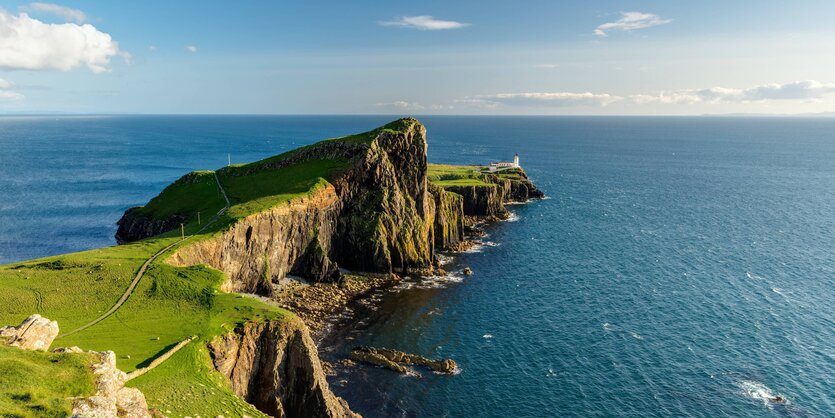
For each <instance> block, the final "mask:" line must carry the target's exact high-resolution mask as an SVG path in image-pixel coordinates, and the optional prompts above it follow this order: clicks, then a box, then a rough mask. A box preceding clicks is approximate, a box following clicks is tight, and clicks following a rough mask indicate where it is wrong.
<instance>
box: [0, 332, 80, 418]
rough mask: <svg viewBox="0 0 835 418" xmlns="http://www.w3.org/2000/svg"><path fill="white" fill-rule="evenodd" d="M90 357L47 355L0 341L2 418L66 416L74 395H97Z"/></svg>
mask: <svg viewBox="0 0 835 418" xmlns="http://www.w3.org/2000/svg"><path fill="white" fill-rule="evenodd" d="M92 362H93V357H92V356H91V355H89V354H86V353H85V354H77V353H72V354H71V353H62V354H57V353H46V352H43V351H28V350H21V349H19V348H17V347H9V346H6V345H5V344H2V341H0V416H4V417H36V416H53V417H64V416H69V415H70V409H71V408H72V403H71V402H70V400H69V399H68V398H70V397H73V396H91V395H93V393H94V392H95V386H94V383H93V373H92V371H91V369H90V365H91V364H92Z"/></svg>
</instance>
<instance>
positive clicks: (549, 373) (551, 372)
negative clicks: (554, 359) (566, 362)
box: [545, 369, 557, 377]
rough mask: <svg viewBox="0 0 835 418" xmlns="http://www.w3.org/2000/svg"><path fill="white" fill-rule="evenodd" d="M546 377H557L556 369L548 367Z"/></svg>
mask: <svg viewBox="0 0 835 418" xmlns="http://www.w3.org/2000/svg"><path fill="white" fill-rule="evenodd" d="M545 376H546V377H557V372H555V371H554V369H548V373H546V374H545Z"/></svg>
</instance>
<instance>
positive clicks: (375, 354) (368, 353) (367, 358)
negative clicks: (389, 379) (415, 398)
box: [350, 346, 457, 374]
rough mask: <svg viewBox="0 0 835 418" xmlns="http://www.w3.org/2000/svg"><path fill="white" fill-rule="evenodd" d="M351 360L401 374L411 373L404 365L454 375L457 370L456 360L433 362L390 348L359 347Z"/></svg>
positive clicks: (353, 351)
mask: <svg viewBox="0 0 835 418" xmlns="http://www.w3.org/2000/svg"><path fill="white" fill-rule="evenodd" d="M350 358H351V359H352V360H356V361H363V362H366V363H370V364H375V365H378V366H383V367H386V368H389V369H391V370H394V371H396V372H398V373H400V374H406V373H408V372H409V368H408V367H406V366H404V364H409V365H419V366H424V367H427V368H429V369H430V370H432V371H435V372H438V373H445V374H453V373H455V370H456V368H457V365H456V364H455V361H454V360H451V359H446V360H432V359H429V358H426V357H423V356H419V355H417V354H409V353H405V352H403V351H398V350H392V349H390V348H375V347H365V346H363V347H357V348H354V349H353V350H351V354H350Z"/></svg>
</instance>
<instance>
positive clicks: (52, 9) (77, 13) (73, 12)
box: [20, 3, 87, 23]
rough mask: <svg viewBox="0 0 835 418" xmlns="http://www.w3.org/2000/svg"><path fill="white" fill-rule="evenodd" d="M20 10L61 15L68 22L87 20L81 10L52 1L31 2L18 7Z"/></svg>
mask: <svg viewBox="0 0 835 418" xmlns="http://www.w3.org/2000/svg"><path fill="white" fill-rule="evenodd" d="M20 10H21V11H24V12H30V13H39V12H40V13H47V14H51V15H55V16H58V17H61V18H63V19H64V20H66V21H68V22H70V21H71V22H77V23H84V22H85V21H86V20H87V15H86V14H85V13H84V12H82V11H81V10H77V9H71V8H69V7H64V6H59V5H57V4H54V3H31V4H29V5H27V6H22V7H20Z"/></svg>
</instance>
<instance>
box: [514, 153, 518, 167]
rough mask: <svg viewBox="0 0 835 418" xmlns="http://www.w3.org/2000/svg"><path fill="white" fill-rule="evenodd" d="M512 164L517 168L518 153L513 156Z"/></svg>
mask: <svg viewBox="0 0 835 418" xmlns="http://www.w3.org/2000/svg"><path fill="white" fill-rule="evenodd" d="M513 166H514V167H516V168H519V154H516V155H514V156H513Z"/></svg>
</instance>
